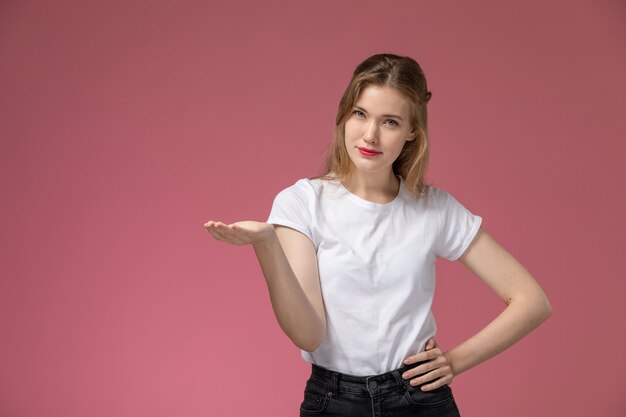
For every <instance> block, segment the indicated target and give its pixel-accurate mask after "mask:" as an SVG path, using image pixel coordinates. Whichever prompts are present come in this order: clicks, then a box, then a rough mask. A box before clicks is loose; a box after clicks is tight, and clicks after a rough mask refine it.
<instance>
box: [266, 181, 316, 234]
mask: <svg viewBox="0 0 626 417" xmlns="http://www.w3.org/2000/svg"><path fill="white" fill-rule="evenodd" d="M313 198H314V191H313V190H312V189H311V186H310V184H308V182H307V181H306V180H304V179H302V180H299V181H298V182H296V183H295V184H293V185H292V186H290V187H287V188H285V189H284V190H282V191H281V192H279V193H278V194H277V195H276V197H275V198H274V202H273V203H272V209H271V211H270V214H269V217H268V218H267V223H269V224H275V225H281V226H287V227H290V228H292V229H295V230H297V231H299V232H301V233H304V234H305V235H306V236H308V237H309V239H311V241H313V234H312V231H311V219H312V214H311V206H312V199H313Z"/></svg>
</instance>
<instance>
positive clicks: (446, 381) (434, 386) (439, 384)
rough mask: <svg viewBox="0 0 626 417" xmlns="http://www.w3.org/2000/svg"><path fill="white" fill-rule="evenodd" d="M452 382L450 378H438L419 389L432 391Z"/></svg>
mask: <svg viewBox="0 0 626 417" xmlns="http://www.w3.org/2000/svg"><path fill="white" fill-rule="evenodd" d="M451 382H452V378H450V377H442V378H439V379H437V380H435V381H433V382H431V383H429V384H424V385H422V386H421V387H420V389H421V390H422V391H432V390H434V389H437V388H440V387H443V386H444V385H450V383H451Z"/></svg>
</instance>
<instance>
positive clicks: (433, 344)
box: [425, 337, 437, 350]
mask: <svg viewBox="0 0 626 417" xmlns="http://www.w3.org/2000/svg"><path fill="white" fill-rule="evenodd" d="M436 347H437V342H436V341H435V339H434V338H433V337H431V338H430V339H428V341H427V342H426V349H425V350H430V349H434V348H436Z"/></svg>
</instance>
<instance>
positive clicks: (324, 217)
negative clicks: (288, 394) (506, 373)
mask: <svg viewBox="0 0 626 417" xmlns="http://www.w3.org/2000/svg"><path fill="white" fill-rule="evenodd" d="M398 178H399V179H400V181H401V183H400V192H399V193H398V195H397V196H396V198H395V199H394V200H393V201H391V202H389V203H386V204H379V203H374V202H371V201H368V200H365V199H363V198H361V197H359V196H357V195H355V194H353V193H351V192H349V191H348V190H347V189H346V188H345V187H343V185H341V183H340V182H339V181H338V180H322V179H313V180H309V179H306V178H305V179H301V180H298V181H297V182H296V183H295V184H293V185H291V186H289V187H287V188H286V189H284V190H283V191H281V192H280V193H278V195H277V196H276V198H275V199H274V203H273V205H272V210H271V212H270V215H269V218H268V220H267V223H270V224H276V225H283V226H287V227H290V228H292V229H295V230H297V231H299V232H301V233H303V234H305V235H306V236H308V237H309V239H311V241H312V242H313V244H314V245H315V248H316V251H317V261H318V267H319V276H320V285H321V290H322V297H323V300H324V306H325V310H326V320H327V331H326V338H325V339H324V341H323V342H322V343H321V345H320V346H319V347H318V348H317V350H315V351H314V352H307V351H304V350H302V357H303V359H304V360H306V361H308V362H311V363H315V364H317V365H319V366H322V367H325V368H328V369H332V370H334V371H338V372H343V373H346V374H351V375H357V376H368V375H374V374H381V373H384V372H388V371H391V370H394V369H397V368H400V367H401V366H402V365H403V363H402V361H403V360H404V359H405V358H406V357H407V356H410V355H414V354H416V353H419V352H421V351H423V350H424V345H425V343H426V341H427V340H428V339H429V338H430V337H432V336H434V335H435V333H436V326H435V319H434V317H433V314H432V312H431V304H432V300H433V295H434V291H435V261H436V257H444V258H447V259H449V260H452V261H454V260H456V259H458V258H459V257H460V256H461V255H462V254H463V252H464V251H465V249H466V248H467V247H468V246H469V244H470V243H471V241H472V239H473V238H474V236H475V235H476V232H477V231H478V229H479V227H480V224H481V222H482V217H480V216H477V215H474V214H472V213H471V212H470V211H469V210H467V209H466V208H465V207H464V206H463V205H462V204H461V203H459V202H458V201H457V200H456V199H455V198H454V197H452V196H451V195H450V194H449V193H447V192H446V191H444V190H443V189H440V188H436V187H427V188H426V190H425V191H424V192H423V193H422V198H420V199H417V198H416V197H415V196H414V195H413V194H412V193H411V192H410V191H409V190H408V188H406V185H405V183H404V180H403V179H402V178H401V177H400V176H398Z"/></svg>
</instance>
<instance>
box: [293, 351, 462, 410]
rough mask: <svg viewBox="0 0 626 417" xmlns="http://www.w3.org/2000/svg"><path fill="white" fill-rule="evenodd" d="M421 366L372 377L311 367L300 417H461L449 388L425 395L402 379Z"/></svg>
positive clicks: (446, 386)
mask: <svg viewBox="0 0 626 417" xmlns="http://www.w3.org/2000/svg"><path fill="white" fill-rule="evenodd" d="M420 363H423V362H420ZM420 363H416V364H411V365H404V366H403V367H401V368H398V369H396V370H394V371H389V372H386V373H384V374H380V375H372V376H354V375H348V374H343V373H340V372H336V371H331V370H330V369H326V368H323V367H321V366H318V365H315V364H311V367H312V371H311V377H310V378H309V379H308V381H307V382H306V388H305V389H304V400H303V401H302V403H301V405H300V417H305V416H334V417H338V416H351V417H352V416H354V417H360V416H363V417H403V416H407V417H408V416H410V417H430V416H432V417H435V416H436V417H460V415H459V409H458V408H457V406H456V403H455V401H454V397H453V396H452V389H451V388H450V387H449V386H448V385H444V386H442V387H440V388H437V389H435V390H432V391H426V392H425V391H422V390H420V386H415V387H414V386H412V385H411V384H410V383H409V381H410V380H408V379H407V380H405V379H403V378H402V374H403V373H404V372H405V371H407V370H409V369H411V368H413V367H415V366H417V365H419V364H420Z"/></svg>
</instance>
